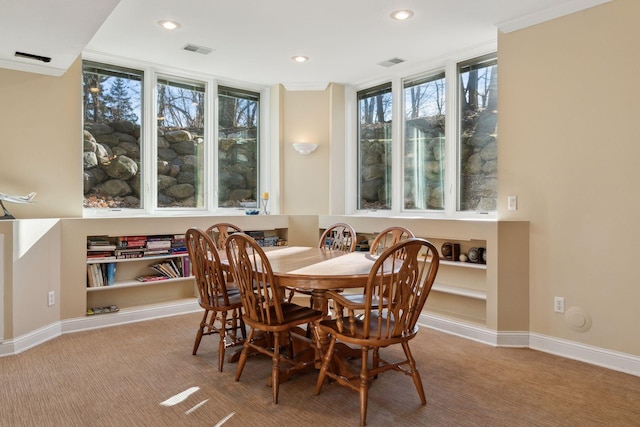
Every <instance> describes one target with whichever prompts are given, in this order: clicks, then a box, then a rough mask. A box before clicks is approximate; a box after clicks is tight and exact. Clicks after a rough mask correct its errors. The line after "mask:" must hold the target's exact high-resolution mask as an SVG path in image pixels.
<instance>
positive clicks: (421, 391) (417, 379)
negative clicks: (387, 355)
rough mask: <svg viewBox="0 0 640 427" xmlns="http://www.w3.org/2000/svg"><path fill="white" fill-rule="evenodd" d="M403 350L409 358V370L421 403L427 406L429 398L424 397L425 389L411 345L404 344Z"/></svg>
mask: <svg viewBox="0 0 640 427" xmlns="http://www.w3.org/2000/svg"><path fill="white" fill-rule="evenodd" d="M402 349H403V350H404V354H405V356H407V360H408V361H409V369H411V376H412V377H413V383H414V384H415V386H416V390H417V391H418V396H420V402H422V404H423V405H426V404H427V397H426V396H425V395H424V387H422V379H420V372H418V368H417V367H416V361H415V359H414V358H413V355H412V354H411V350H410V349H409V343H408V342H403V343H402Z"/></svg>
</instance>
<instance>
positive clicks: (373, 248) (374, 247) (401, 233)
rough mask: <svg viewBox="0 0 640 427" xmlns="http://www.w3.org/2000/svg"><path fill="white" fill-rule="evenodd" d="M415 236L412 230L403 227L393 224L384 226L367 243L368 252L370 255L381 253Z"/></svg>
mask: <svg viewBox="0 0 640 427" xmlns="http://www.w3.org/2000/svg"><path fill="white" fill-rule="evenodd" d="M413 237H416V235H415V234H413V231H411V230H409V229H408V228H405V227H400V226H394V227H389V228H385V229H384V230H382V231H381V232H380V233H378V235H377V236H376V237H375V239H373V243H372V244H371V245H369V253H370V254H371V255H381V254H382V253H383V252H384V251H386V250H387V249H389V248H390V247H391V246H393V245H395V244H396V243H399V242H401V241H403V240H406V239H411V238H413Z"/></svg>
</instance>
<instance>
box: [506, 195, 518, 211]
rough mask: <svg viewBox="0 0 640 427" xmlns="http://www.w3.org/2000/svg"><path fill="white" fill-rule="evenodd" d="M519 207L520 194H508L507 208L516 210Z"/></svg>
mask: <svg viewBox="0 0 640 427" xmlns="http://www.w3.org/2000/svg"><path fill="white" fill-rule="evenodd" d="M517 209H518V196H507V210H510V211H515V210H517Z"/></svg>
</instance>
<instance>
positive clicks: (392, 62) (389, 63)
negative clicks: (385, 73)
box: [378, 58, 404, 68]
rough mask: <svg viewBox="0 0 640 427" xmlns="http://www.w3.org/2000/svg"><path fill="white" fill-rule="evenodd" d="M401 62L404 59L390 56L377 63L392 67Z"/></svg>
mask: <svg viewBox="0 0 640 427" xmlns="http://www.w3.org/2000/svg"><path fill="white" fill-rule="evenodd" d="M403 62H404V59H400V58H391V59H387V60H386V61H382V62H381V63H379V64H378V65H382V66H383V67H387V68H388V67H393V66H394V65H398V64H402V63H403Z"/></svg>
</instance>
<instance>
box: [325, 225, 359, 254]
mask: <svg viewBox="0 0 640 427" xmlns="http://www.w3.org/2000/svg"><path fill="white" fill-rule="evenodd" d="M356 243H357V236H356V231H355V230H354V229H353V227H352V226H350V225H349V224H345V223H342V222H339V223H336V224H333V225H332V226H330V227H329V228H327V229H326V230H324V232H323V233H322V235H321V236H320V240H319V241H318V247H319V248H325V249H329V250H333V251H343V252H353V251H355V250H356Z"/></svg>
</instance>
